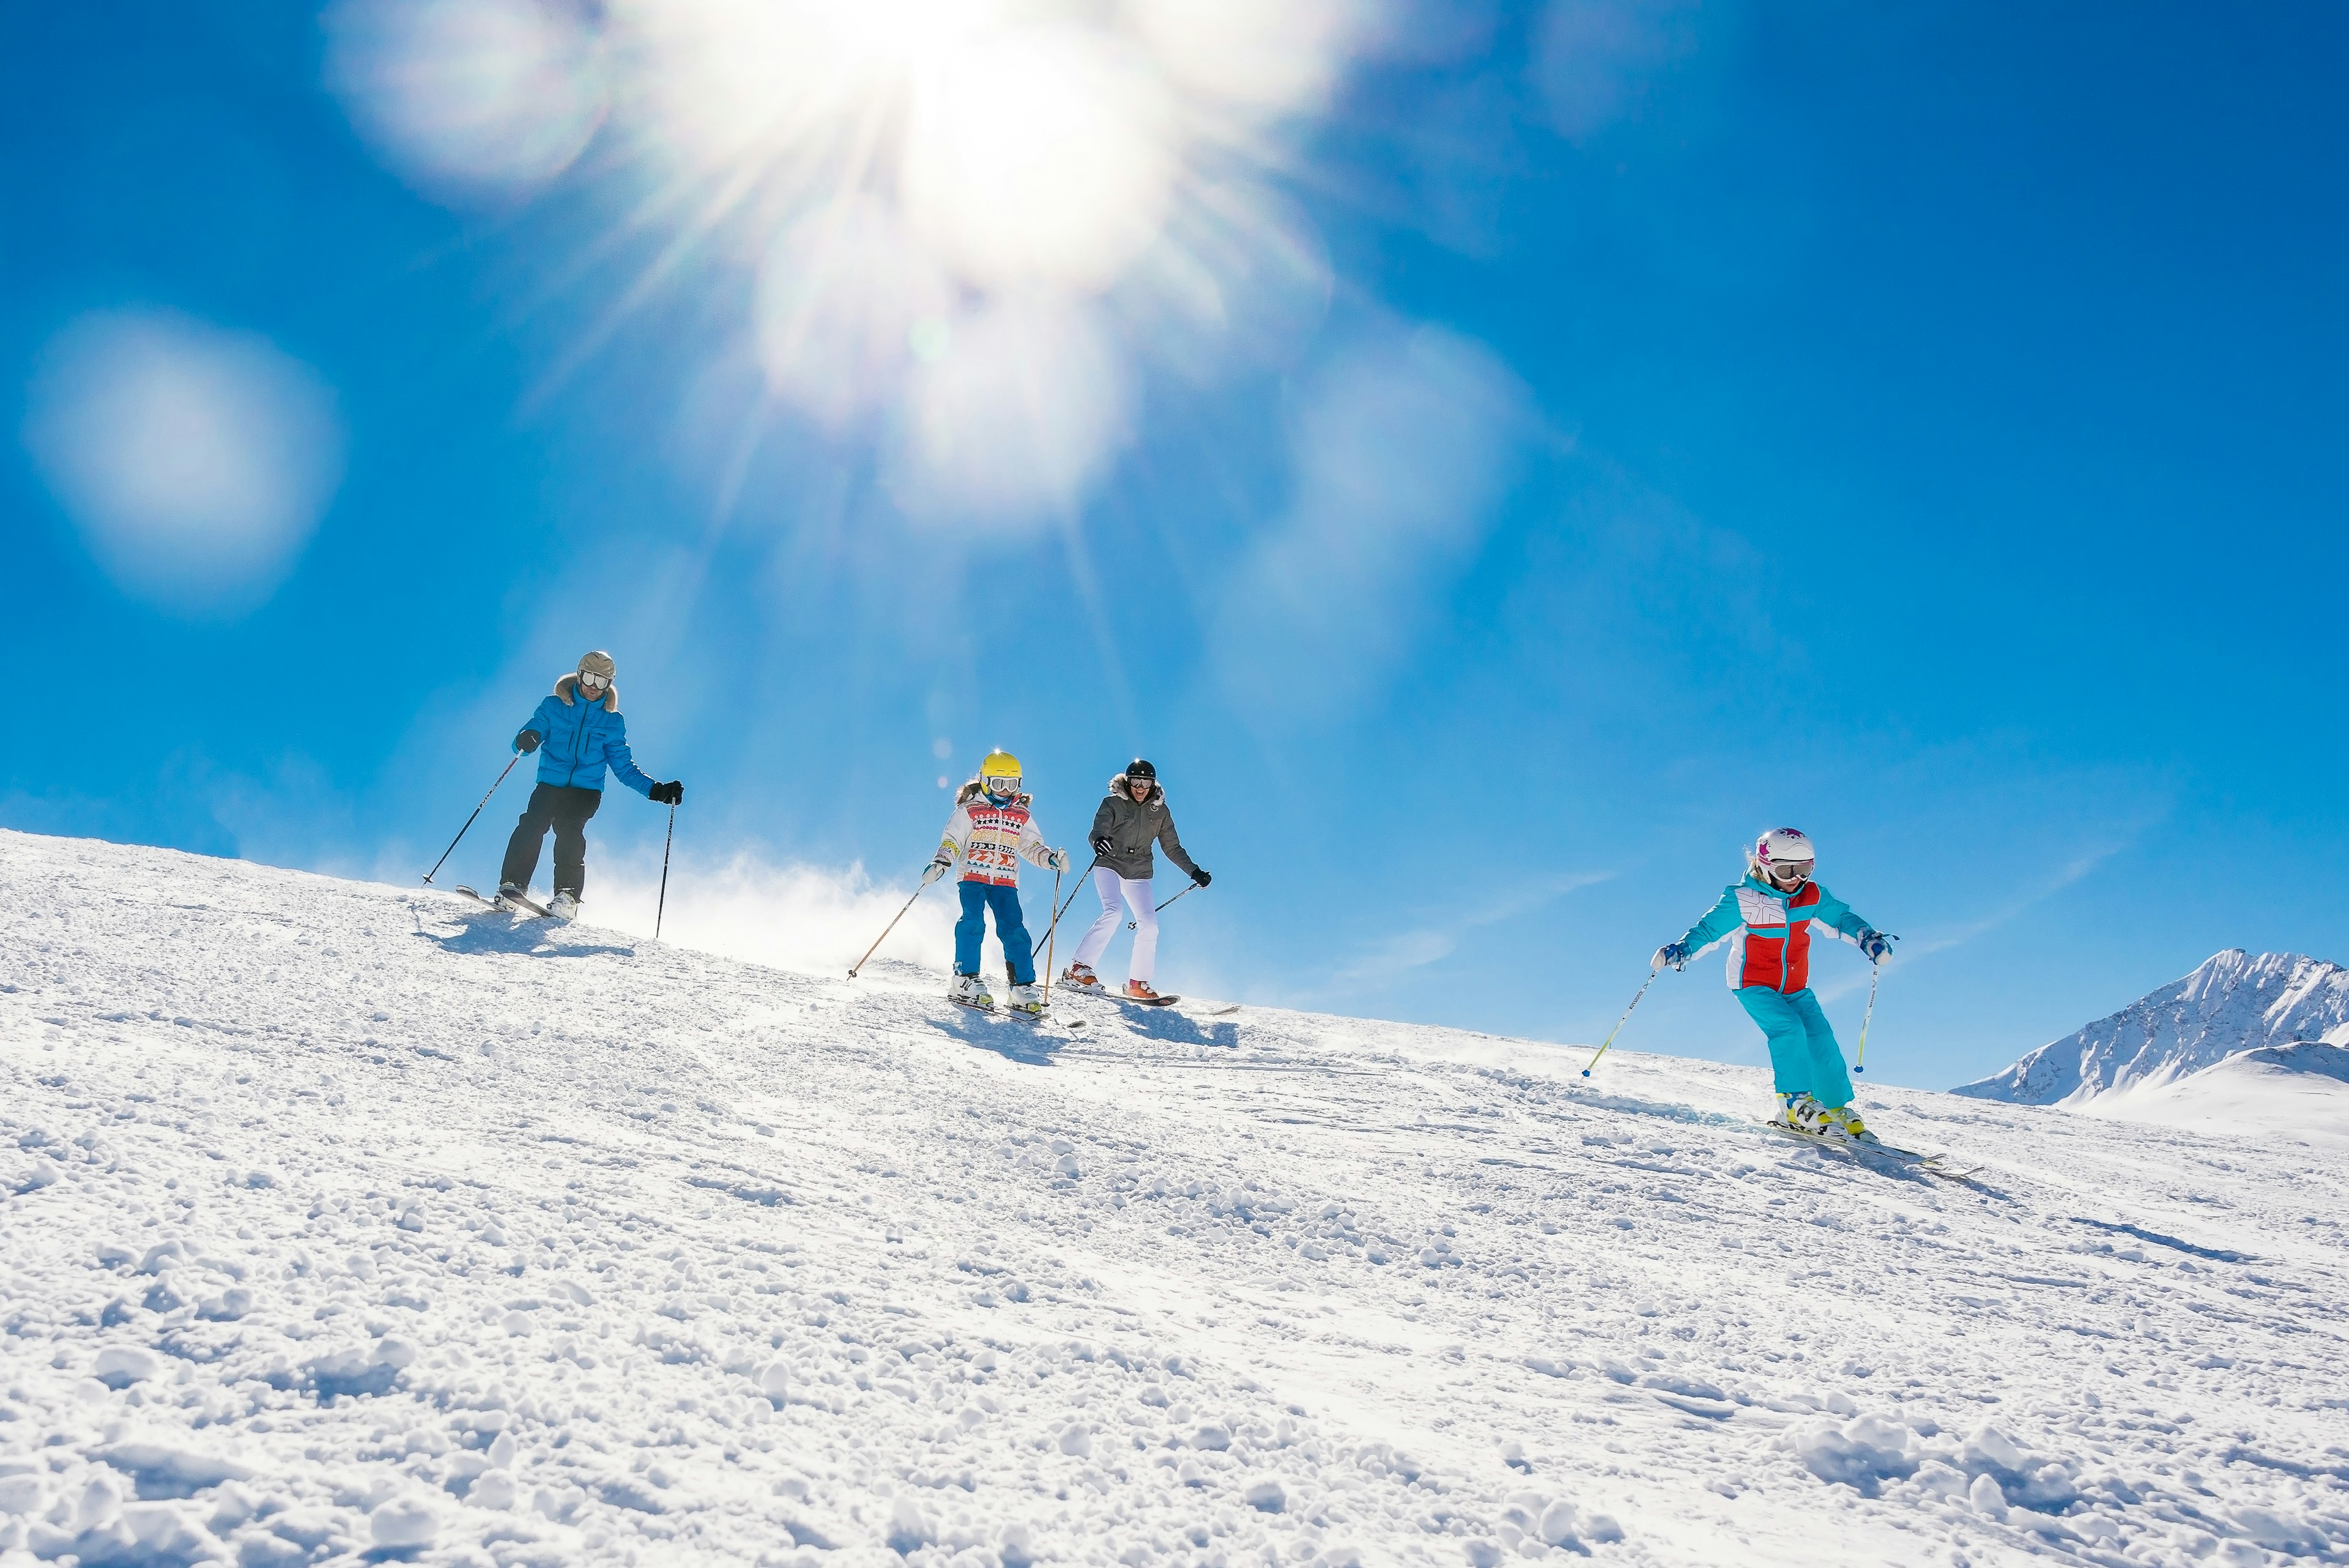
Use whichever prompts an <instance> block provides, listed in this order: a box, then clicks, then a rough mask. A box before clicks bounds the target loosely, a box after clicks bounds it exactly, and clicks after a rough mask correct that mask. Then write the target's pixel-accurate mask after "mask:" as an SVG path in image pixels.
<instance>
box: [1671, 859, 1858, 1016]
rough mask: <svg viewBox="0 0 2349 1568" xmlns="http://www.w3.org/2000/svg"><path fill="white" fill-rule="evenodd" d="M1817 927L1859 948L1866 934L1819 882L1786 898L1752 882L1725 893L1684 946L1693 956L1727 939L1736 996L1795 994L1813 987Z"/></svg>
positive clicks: (1731, 983) (1845, 906)
mask: <svg viewBox="0 0 2349 1568" xmlns="http://www.w3.org/2000/svg"><path fill="white" fill-rule="evenodd" d="M1814 922H1816V923H1818V924H1821V925H1824V926H1826V928H1827V929H1830V930H1832V931H1834V932H1835V934H1836V935H1837V936H1839V937H1841V938H1843V940H1846V941H1847V942H1850V943H1852V944H1853V945H1855V946H1857V944H1858V941H1859V933H1860V932H1862V931H1864V930H1867V929H1868V922H1867V921H1866V920H1863V919H1860V918H1859V917H1858V916H1857V915H1855V914H1853V913H1852V912H1851V906H1850V905H1849V904H1847V903H1845V902H1844V901H1843V900H1842V899H1841V898H1837V897H1836V896H1835V895H1834V894H1832V893H1830V892H1828V891H1827V890H1826V888H1822V887H1820V886H1819V885H1818V884H1817V883H1816V882H1806V883H1804V884H1803V885H1802V886H1801V887H1799V888H1795V890H1794V891H1793V892H1791V893H1785V892H1781V891H1779V890H1778V889H1777V888H1773V887H1771V886H1770V885H1769V884H1767V883H1765V882H1764V881H1762V880H1761V879H1759V878H1758V877H1746V878H1745V880H1744V881H1743V882H1736V883H1733V884H1731V885H1730V886H1729V887H1728V888H1724V889H1723V892H1722V895H1721V902H1719V903H1718V904H1715V905H1714V906H1713V909H1712V910H1711V912H1710V913H1708V914H1707V915H1706V916H1705V917H1704V919H1702V920H1699V921H1698V922H1697V923H1696V924H1695V925H1693V926H1691V927H1690V928H1689V929H1688V934H1687V935H1685V936H1683V937H1682V938H1681V940H1682V941H1683V942H1685V943H1686V944H1688V950H1689V951H1690V953H1692V954H1695V953H1700V952H1702V951H1704V950H1706V949H1707V948H1710V947H1712V946H1713V944H1714V943H1715V942H1718V941H1720V940H1722V939H1723V938H1724V937H1725V938H1727V939H1728V940H1729V987H1730V989H1731V990H1732V991H1742V990H1744V988H1745V987H1747V986H1749V985H1766V986H1768V987H1769V988H1770V989H1771V990H1772V991H1780V992H1787V993H1789V994H1791V993H1793V992H1797V991H1801V990H1803V989H1805V988H1806V987H1807V986H1808V985H1809V984H1810V983H1811V926H1812V924H1813V923H1814Z"/></svg>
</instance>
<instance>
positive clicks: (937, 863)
mask: <svg viewBox="0 0 2349 1568" xmlns="http://www.w3.org/2000/svg"><path fill="white" fill-rule="evenodd" d="M953 869H954V862H953V861H951V860H949V859H947V857H945V856H943V855H941V856H939V857H937V858H936V860H933V861H931V862H930V868H929V869H928V870H926V871H925V872H923V873H922V886H923V887H925V888H926V887H928V886H929V885H930V884H931V883H933V882H935V881H936V880H937V879H938V878H939V877H943V876H945V875H946V874H947V872H949V871H951V870H953Z"/></svg>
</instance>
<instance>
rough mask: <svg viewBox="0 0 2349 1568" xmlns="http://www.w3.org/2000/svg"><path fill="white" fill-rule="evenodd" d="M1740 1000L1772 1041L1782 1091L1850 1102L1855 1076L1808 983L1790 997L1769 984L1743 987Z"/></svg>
mask: <svg viewBox="0 0 2349 1568" xmlns="http://www.w3.org/2000/svg"><path fill="white" fill-rule="evenodd" d="M1737 1000H1738V1001H1740V1002H1744V1004H1745V1011H1746V1012H1750V1013H1752V1014H1753V1015H1754V1023H1759V1024H1760V1025H1761V1026H1762V1033H1763V1034H1764V1036H1766V1037H1767V1038H1768V1040H1769V1042H1770V1072H1771V1075H1772V1076H1774V1077H1775V1079H1776V1080H1777V1085H1778V1092H1779V1093H1780V1094H1782V1095H1799V1094H1804V1093H1808V1094H1809V1095H1810V1096H1811V1097H1812V1098H1813V1099H1815V1100H1816V1101H1818V1103H1819V1104H1821V1105H1823V1106H1847V1105H1849V1104H1851V1075H1850V1074H1849V1073H1847V1072H1846V1071H1845V1070H1844V1064H1843V1047H1842V1046H1840V1045H1838V1044H1836V1037H1835V1031H1834V1030H1833V1029H1831V1028H1829V1027H1828V1025H1827V1015H1826V1013H1825V1012H1821V1011H1820V1009H1819V999H1818V998H1817V997H1816V995H1814V994H1813V993H1812V992H1811V988H1810V987H1808V986H1805V987H1804V988H1803V989H1802V990H1800V991H1798V992H1795V993H1794V994H1793V995H1792V996H1788V995H1786V994H1785V993H1784V992H1775V991H1773V990H1771V989H1770V988H1769V987H1768V986H1766V985H1749V986H1745V987H1744V988H1743V989H1741V990H1740V991H1739V992H1738V993H1737Z"/></svg>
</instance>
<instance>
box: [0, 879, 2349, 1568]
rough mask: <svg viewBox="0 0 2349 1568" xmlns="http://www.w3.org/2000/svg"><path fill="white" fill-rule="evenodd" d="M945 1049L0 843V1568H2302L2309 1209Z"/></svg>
mask: <svg viewBox="0 0 2349 1568" xmlns="http://www.w3.org/2000/svg"><path fill="white" fill-rule="evenodd" d="M940 990H941V977H939V976H937V975H935V974H926V973H923V972H920V971H914V970H911V969H903V970H895V971H891V970H887V969H885V968H879V969H876V970H875V971H872V974H871V978H869V979H868V980H867V981H862V982H857V983H854V984H852V983H850V982H848V981H845V980H843V979H841V978H839V977H833V976H827V977H811V976H803V975H794V974H789V973H784V972H781V971H773V970H765V969H760V968H756V967H753V966H750V965H747V964H742V963H739V962H734V961H723V960H717V959H712V958H709V957H708V956H706V955H703V954H699V953H696V952H691V951H687V950H679V949H676V948H673V947H666V946H662V945H659V944H657V943H654V942H650V941H646V940H636V939H634V938H629V937H626V936H622V935H619V934H616V933H614V932H611V931H608V930H598V929H592V928H587V927H572V928H568V929H554V928H551V927H548V926H545V925H543V924H535V923H526V922H517V921H516V920H514V919H512V918H510V917H507V916H504V915H500V914H492V913H489V912H486V911H484V910H482V909H480V908H478V907H476V906H471V905H468V904H467V903H466V902H464V901H462V900H460V898H456V897H454V896H453V895H450V894H445V893H439V892H429V891H421V890H402V889H396V888H384V887H375V886H364V885H357V884H352V883H345V882H336V881H332V880H328V879H326V878H322V877H312V876H306V875H302V874H298V873H293V872H285V871H276V870H269V869H264V868H260V867H252V866H247V865H241V864H236V863H233V862H223V861H215V860H204V859H198V858H194V857H187V856H182V855H177V854H171V853H167V852H163V851H158V850H147V849H136V848H121V847H116V846H104V845H98V844H91V843H83V842H76V841H65V840H55V839H42V838H33V837H27V836H21V835H0V1066H5V1103H0V1214H5V1220H0V1562H5V1563H11V1564H14V1563H26V1562H28V1561H30V1560H31V1559H36V1558H37V1559H42V1560H47V1561H54V1562H65V1561H67V1560H75V1559H78V1561H79V1562H80V1563H82V1564H84V1565H86V1568H89V1565H96V1564H104V1563H114V1564H161V1563H204V1562H235V1563H243V1564H252V1565H256V1568H257V1565H266V1564H290V1563H326V1562H335V1563H355V1562H361V1561H365V1562H389V1561H412V1562H418V1563H468V1564H483V1563H499V1564H508V1563H543V1564H558V1563H560V1564H569V1563H646V1564H694V1563H803V1564H834V1563H838V1564H851V1563H896V1562H900V1561H903V1562H905V1563H913V1564H916V1565H933V1564H936V1565H943V1564H947V1563H954V1564H959V1565H968V1568H978V1565H992V1564H1016V1563H1030V1562H1035V1563H1062V1562H1071V1563H1104V1564H1106V1563H1133V1564H1142V1563H1206V1564H1216V1563H1221V1564H1240V1563H1265V1564H1268V1565H1269V1564H1274V1563H1349V1562H1360V1563H1438V1564H1447V1565H1450V1564H1470V1565H1475V1568H1491V1565H1493V1564H1496V1563H1502V1562H1504V1561H1506V1560H1511V1559H1519V1558H1522V1559H1526V1560H1529V1561H1536V1562H1542V1561H1558V1562H1563V1561H1568V1560H1570V1559H1576V1560H1578V1559H1580V1558H1581V1557H1583V1556H1585V1555H1587V1556H1588V1558H1590V1559H1592V1560H1596V1561H1599V1562H1602V1563H1708V1564H1718V1563H1805V1564H1812V1563H1904V1564H1905V1563H1936V1564H1940V1563H1947V1564H1961V1563H1975V1564H1978V1563H2009V1562H2020V1561H2024V1560H2028V1559H2035V1558H2050V1559H2054V1560H2058V1561H2067V1562H2079V1563H2109V1564H2120V1563H2272V1562H2281V1561H2284V1560H2286V1559H2302V1560H2319V1561H2325V1562H2341V1561H2344V1560H2349V1552H2344V1546H2343V1544H2342V1543H2343V1542H2344V1540H2349V1480H2344V1478H2349V1383H2344V1379H2343V1376H2342V1369H2343V1366H2344V1355H2343V1348H2344V1347H2343V1328H2342V1312H2341V1309H2342V1303H2343V1299H2344V1267H2343V1265H2344V1231H2343V1220H2342V1215H2343V1201H2342V1200H2343V1197H2344V1176H2343V1173H2342V1170H2341V1168H2340V1162H2339V1160H2338V1158H2337V1156H2336V1155H2335V1154H2334V1153H2333V1152H2331V1151H2329V1150H2326V1151H2319V1150H2313V1149H2312V1148H2310V1147H2307V1146H2305V1145H2303V1144H2300V1143H2296V1142H2291V1141H2261V1140H2258V1139H2253V1138H2248V1137H2221V1136H2212V1135H2210V1134H2208V1133H2203V1132H2195V1131H2187V1130H2180V1129H2172V1128H2166V1127H2144V1126H2137V1125H2130V1124H2126V1123H2119V1122H2112V1121H2106V1120H2102V1119H2096V1118H2090V1117H2082V1116H2067V1115H2064V1114H2062V1113H2058V1112H2052V1111H2047V1110H2044V1109H2038V1108H2033V1107H2020V1106H2006V1105H2000V1104H1991V1103H1983V1102H1981V1101H1976V1100H1965V1099H1958V1098H1954V1097H1952V1096H1947V1095H1936V1094H1927V1093H1921V1092H1901V1091H1885V1090H1878V1089H1874V1088H1871V1089H1870V1090H1869V1091H1868V1101H1867V1105H1868V1109H1869V1112H1870V1114H1871V1117H1872V1119H1874V1120H1876V1121H1877V1122H1878V1124H1879V1125H1880V1126H1881V1127H1882V1128H1883V1130H1884V1131H1885V1132H1886V1133H1887V1134H1888V1135H1889V1137H1892V1138H1893V1139H1895V1140H1897V1141H1912V1142H1915V1143H1917V1144H1920V1145H1930V1146H1933V1147H1937V1148H1938V1147H1946V1148H1947V1149H1948V1150H1949V1151H1950V1152H1951V1158H1953V1159H1954V1160H1956V1161H1958V1162H1960V1163H1973V1162H1980V1163H1981V1165H1982V1171H1981V1173H1980V1175H1979V1177H1978V1178H1977V1181H1976V1184H1975V1185H1961V1184H1958V1183H1954V1182H1951V1181H1947V1180H1942V1179H1936V1178H1933V1177H1930V1176H1927V1175H1922V1174H1919V1173H1917V1172H1915V1171H1911V1170H1908V1169H1904V1168H1900V1167H1899V1166H1897V1165H1894V1164H1891V1163H1889V1162H1884V1161H1880V1160H1878V1158H1877V1157H1873V1156H1871V1157H1868V1159H1867V1160H1866V1161H1865V1162H1864V1161H1863V1160H1861V1159H1857V1158H1852V1157H1849V1156H1846V1155H1839V1154H1837V1153H1835V1152H1832V1151H1830V1150H1827V1149H1825V1148H1821V1147H1814V1146H1808V1145H1804V1144H1800V1143H1797V1142H1795V1141H1793V1140H1791V1139H1789V1138H1786V1137H1782V1136H1780V1135H1775V1134H1772V1133H1769V1132H1767V1131H1764V1130H1762V1129H1760V1128H1759V1127H1756V1126H1755V1125H1754V1123H1753V1122H1752V1121H1751V1120H1750V1119H1749V1118H1750V1116H1751V1115H1752V1114H1753V1113H1754V1111H1755V1110H1756V1109H1758V1107H1759V1106H1760V1105H1761V1103H1762V1102H1763V1100H1764V1095H1765V1093H1766V1089H1765V1085H1764V1083H1763V1081H1762V1080H1761V1079H1760V1078H1759V1076H1758V1075H1755V1074H1754V1073H1753V1072H1751V1071H1747V1070H1744V1069H1739V1068H1732V1067H1726V1066H1721V1065H1714V1064H1706V1063H1701V1062H1693V1061H1682V1060H1674V1059H1670V1058H1664V1057H1649V1056H1638V1055H1628V1054H1622V1053H1617V1054H1614V1055H1611V1056H1610V1057H1609V1060H1608V1061H1607V1063H1606V1064H1604V1065H1603V1066H1602V1067H1601V1068H1600V1070H1599V1076H1598V1077H1596V1078H1595V1079H1593V1080H1590V1081H1589V1082H1587V1083H1586V1082H1585V1081H1583V1080H1581V1079H1580V1078H1579V1077H1578V1076H1577V1072H1578V1068H1579V1067H1580V1065H1581V1062H1582V1058H1581V1055H1580V1054H1579V1053H1575V1054H1566V1053H1563V1052H1560V1051H1558V1050H1557V1049H1554V1048H1550V1047H1545V1046H1540V1045H1536V1044H1527V1043H1524V1042H1519V1041H1509V1040H1499V1039H1492V1038H1488V1037H1484V1036H1478V1035H1471V1034H1465V1033H1454V1032H1447V1031H1444V1030H1439V1029H1428V1028H1412V1027H1403V1026H1399V1025H1392V1024H1380V1023H1361V1022H1358V1021H1352V1020H1345V1019H1338V1018H1327V1017H1315V1016H1309V1015H1304V1014H1298V1013H1283V1012H1260V1011H1257V1010H1254V1009H1248V1010H1244V1011H1241V1012H1235V1013H1230V1014H1221V1013H1217V1012H1214V1011H1212V1010H1211V1006H1210V1004H1204V1003H1193V1002H1185V1004H1183V1006H1182V1007H1180V1008H1178V1009H1175V1010H1172V1011H1169V1012H1145V1011H1141V1010H1135V1011H1133V1012H1128V1011H1126V1010H1124V1009H1123V1008H1122V1007H1121V1006H1119V1005H1118V1004H1116V1003H1113V1002H1107V1001H1103V1000H1098V999H1090V998H1081V999H1065V998H1064V999H1061V1000H1058V1001H1056V1002H1055V1008H1056V1010H1057V1011H1059V1012H1061V1014H1062V1016H1063V1017H1064V1018H1077V1017H1081V1018H1082V1019H1083V1020H1084V1021H1085V1023H1086V1024H1087V1027H1086V1028H1084V1029H1082V1030H1081V1031H1077V1032H1073V1033H1072V1032H1071V1030H1070V1029H1069V1028H1068V1027H1066V1026H1065V1025H1064V1024H1062V1023H1048V1024H1046V1025H1043V1026H1041V1027H1031V1026H1030V1025H1026V1024H1022V1023H1013V1022H1010V1021H1008V1020H990V1019H988V1018H984V1017H979V1016H975V1015H972V1014H969V1013H966V1012H959V1011H957V1010H956V1009H954V1008H952V1007H950V1006H949V1005H948V1004H947V1002H945V1001H944V1000H943V999H942V998H941V996H940V995H939V994H938V992H939V991H940ZM1737 1022H1738V1021H1737V1020H1735V1019H1733V1018H1732V1017H1731V1016H1729V1015H1728V1012H1727V1010H1726V1008H1724V1019H1723V1027H1724V1029H1728V1028H1731V1027H1734V1026H1735V1024H1736V1023H1737ZM1884 1047H1885V1048H1886V1049H1897V1043H1896V1042H1894V1041H1891V1040H1889V1039H1888V1040H1887V1041H1885V1042H1884ZM28 1554H29V1555H28Z"/></svg>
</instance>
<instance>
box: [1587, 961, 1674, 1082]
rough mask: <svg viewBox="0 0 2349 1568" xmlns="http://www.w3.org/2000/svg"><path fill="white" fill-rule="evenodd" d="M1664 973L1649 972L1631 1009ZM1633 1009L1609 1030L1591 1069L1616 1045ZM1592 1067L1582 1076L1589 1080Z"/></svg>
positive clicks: (1657, 971)
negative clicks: (1617, 1037)
mask: <svg viewBox="0 0 2349 1568" xmlns="http://www.w3.org/2000/svg"><path fill="white" fill-rule="evenodd" d="M1663 972H1664V971H1663V970H1662V969H1661V968H1657V969H1651V970H1650V971H1648V978H1647V979H1646V980H1644V981H1640V992H1639V995H1638V996H1634V997H1632V998H1631V1007H1637V1006H1639V1005H1640V997H1641V996H1645V995H1647V994H1648V987H1650V986H1651V985H1653V984H1655V983H1656V977H1657V976H1658V975H1660V974H1661V973H1663ZM1631 1007H1627V1008H1625V1009H1624V1010H1623V1016H1622V1017H1620V1018H1619V1019H1617V1020H1616V1021H1615V1027H1614V1028H1612V1029H1609V1031H1608V1032H1607V1038H1606V1039H1604V1040H1601V1041H1600V1042H1599V1050H1598V1053H1597V1054H1596V1055H1593V1056H1592V1057H1591V1058H1590V1067H1596V1066H1597V1065H1599V1057H1600V1056H1604V1055H1605V1054H1607V1047H1609V1045H1612V1044H1615V1036H1616V1035H1618V1034H1620V1033H1622V1032H1623V1025H1624V1024H1625V1023H1629V1022H1630V1018H1631ZM1590 1067H1585V1068H1584V1069H1583V1070H1582V1075H1583V1076H1584V1077H1586V1078H1588V1076H1590Z"/></svg>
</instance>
